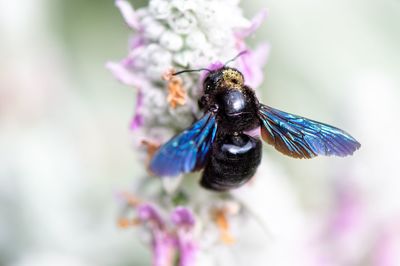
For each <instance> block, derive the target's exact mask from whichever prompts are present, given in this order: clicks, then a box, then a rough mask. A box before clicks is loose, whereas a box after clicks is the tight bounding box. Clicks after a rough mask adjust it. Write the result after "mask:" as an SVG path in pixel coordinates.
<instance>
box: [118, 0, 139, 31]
mask: <svg viewBox="0 0 400 266" xmlns="http://www.w3.org/2000/svg"><path fill="white" fill-rule="evenodd" d="M115 5H116V6H117V7H118V9H119V10H120V12H121V14H122V16H123V17H124V20H125V22H126V24H128V26H129V27H131V28H132V29H135V30H139V28H140V26H139V18H138V16H137V15H136V13H135V10H134V9H133V7H132V6H131V4H130V3H129V2H128V1H125V0H116V1H115Z"/></svg>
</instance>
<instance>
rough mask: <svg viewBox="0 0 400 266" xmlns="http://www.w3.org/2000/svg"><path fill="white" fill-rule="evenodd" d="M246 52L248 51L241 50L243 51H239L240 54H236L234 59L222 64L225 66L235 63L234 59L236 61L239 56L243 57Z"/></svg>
mask: <svg viewBox="0 0 400 266" xmlns="http://www.w3.org/2000/svg"><path fill="white" fill-rule="evenodd" d="M248 52H249V50H243V51H241V52H240V53H238V54H237V55H236V56H235V57H234V58H232V59H230V60H228V61H226V63H225V64H224V66H226V65H227V64H229V63H230V62H233V61H235V60H236V59H238V58H239V57H241V56H242V55H244V54H247V53H248Z"/></svg>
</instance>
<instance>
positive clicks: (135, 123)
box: [130, 88, 144, 130]
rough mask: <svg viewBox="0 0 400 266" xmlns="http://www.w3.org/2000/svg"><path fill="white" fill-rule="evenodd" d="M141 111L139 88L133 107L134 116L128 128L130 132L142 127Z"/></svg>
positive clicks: (141, 93)
mask: <svg viewBox="0 0 400 266" xmlns="http://www.w3.org/2000/svg"><path fill="white" fill-rule="evenodd" d="M142 109H143V92H142V90H141V89H140V88H139V90H138V93H137V95H136V106H135V114H134V116H133V119H132V121H131V125H130V128H131V129H132V130H136V129H138V128H140V127H141V126H143V124H144V118H143V115H142Z"/></svg>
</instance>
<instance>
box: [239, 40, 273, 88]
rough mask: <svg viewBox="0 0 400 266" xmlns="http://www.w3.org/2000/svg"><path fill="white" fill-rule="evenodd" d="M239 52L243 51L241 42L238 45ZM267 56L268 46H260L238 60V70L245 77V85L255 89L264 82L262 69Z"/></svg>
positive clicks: (243, 46)
mask: <svg viewBox="0 0 400 266" xmlns="http://www.w3.org/2000/svg"><path fill="white" fill-rule="evenodd" d="M238 46H239V50H243V49H244V48H245V45H244V43H243V42H239V43H238ZM268 54H269V45H267V44H262V45H260V46H258V47H257V48H256V49H255V50H254V51H251V50H249V52H248V53H246V54H243V55H242V56H241V57H240V58H239V60H240V61H239V66H238V69H239V70H240V71H241V72H242V74H243V75H244V77H245V83H246V84H247V85H249V86H250V87H252V88H257V87H259V86H260V85H261V83H262V81H263V80H264V75H263V67H264V64H265V63H266V61H267V58H268Z"/></svg>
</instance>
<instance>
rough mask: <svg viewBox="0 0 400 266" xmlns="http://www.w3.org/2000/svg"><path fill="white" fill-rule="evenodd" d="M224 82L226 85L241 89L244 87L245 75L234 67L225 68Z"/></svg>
mask: <svg viewBox="0 0 400 266" xmlns="http://www.w3.org/2000/svg"><path fill="white" fill-rule="evenodd" d="M222 73H223V79H222V80H223V83H224V85H225V86H226V87H229V88H236V89H240V88H242V87H243V85H244V84H243V83H244V80H243V76H242V74H241V73H240V72H239V71H237V70H234V69H225V70H223V72H222Z"/></svg>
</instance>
